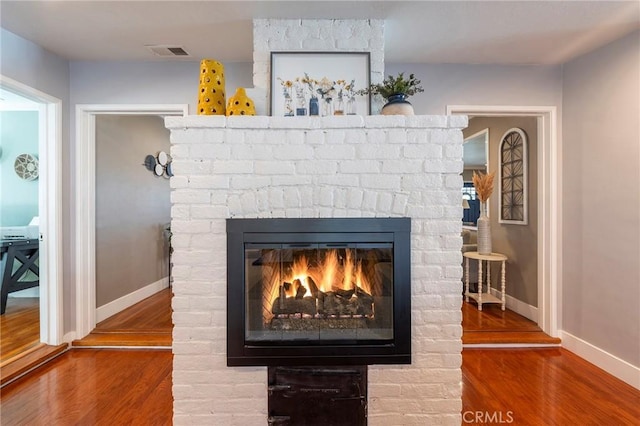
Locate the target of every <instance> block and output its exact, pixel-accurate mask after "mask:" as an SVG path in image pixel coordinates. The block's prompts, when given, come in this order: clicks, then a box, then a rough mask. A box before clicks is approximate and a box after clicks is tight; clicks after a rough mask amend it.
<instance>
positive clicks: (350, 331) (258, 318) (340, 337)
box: [244, 243, 394, 345]
mask: <svg viewBox="0 0 640 426" xmlns="http://www.w3.org/2000/svg"><path fill="white" fill-rule="evenodd" d="M244 253H245V256H244V265H245V271H244V277H245V293H244V294H245V298H246V300H245V315H246V318H245V341H246V342H251V343H252V344H257V345H260V344H261V343H265V344H266V343H269V344H273V343H274V342H282V343H283V344H286V342H291V341H296V342H303V341H304V342H305V343H308V344H314V342H317V343H318V344H320V343H326V342H328V341H339V342H346V341H357V342H360V343H362V342H363V341H382V340H391V339H393V338H394V336H393V329H394V328H393V294H394V291H393V286H394V283H393V276H394V274H393V244H392V243H296V244H271V243H269V244H262V243H245V245H244Z"/></svg>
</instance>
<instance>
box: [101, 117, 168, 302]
mask: <svg viewBox="0 0 640 426" xmlns="http://www.w3.org/2000/svg"><path fill="white" fill-rule="evenodd" d="M170 146H171V145H170V143H169V131H168V130H167V129H166V128H165V127H164V120H163V119H162V118H161V117H156V116H118V115H99V116H97V117H96V306H97V307H100V306H103V305H105V304H106V303H109V302H111V301H114V300H116V299H118V298H120V297H122V296H125V295H127V294H130V293H132V292H134V291H136V290H138V289H140V288H142V287H145V286H147V285H149V284H152V283H154V282H156V281H159V280H161V279H162V278H165V277H167V276H168V275H169V270H168V268H169V266H168V256H169V251H168V240H167V238H165V236H166V233H165V232H164V229H165V227H166V225H167V224H169V222H171V203H170V199H169V197H170V196H169V179H166V178H164V177H158V176H156V175H154V174H153V172H150V171H149V170H147V169H146V168H145V167H144V165H143V164H144V159H145V157H146V156H147V155H149V154H151V155H156V154H157V153H158V152H159V151H164V152H166V153H168V152H169V149H170Z"/></svg>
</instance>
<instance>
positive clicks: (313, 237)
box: [226, 217, 411, 366]
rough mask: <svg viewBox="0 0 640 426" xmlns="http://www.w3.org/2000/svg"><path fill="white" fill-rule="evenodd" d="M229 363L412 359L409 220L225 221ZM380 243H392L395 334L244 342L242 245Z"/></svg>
mask: <svg viewBox="0 0 640 426" xmlns="http://www.w3.org/2000/svg"><path fill="white" fill-rule="evenodd" d="M226 225H227V365H228V366H281V365H298V366H300V365H309V366H311V365H327V366H328V365H371V364H410V363H411V219H410V218H404V217H403V218H321V219H303V218H292V219H227V224H226ZM275 241H278V242H281V243H282V242H286V243H292V244H295V243H312V242H325V241H333V242H344V243H349V242H362V243H364V242H384V243H392V244H393V258H394V261H393V338H392V339H388V340H376V341H359V340H341V341H333V340H329V341H323V342H322V343H315V344H313V343H312V344H310V343H309V342H306V341H304V342H298V341H296V340H285V341H279V342H269V343H268V344H256V342H247V341H246V340H245V319H246V315H245V309H246V307H245V296H246V295H245V277H244V274H245V267H244V248H245V244H251V243H271V242H275Z"/></svg>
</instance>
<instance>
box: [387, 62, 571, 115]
mask: <svg viewBox="0 0 640 426" xmlns="http://www.w3.org/2000/svg"><path fill="white" fill-rule="evenodd" d="M398 72H404V73H405V74H409V73H414V74H415V75H416V77H417V78H418V79H420V80H422V86H423V87H424V93H418V94H417V95H415V96H412V97H410V98H409V101H410V102H411V103H412V104H413V108H414V110H415V112H416V114H444V113H445V112H446V107H447V105H528V106H530V105H551V106H557V107H558V109H559V110H560V109H561V104H562V67H560V66H549V65H544V66H543V65H531V66H516V65H483V64H476V65H465V64H385V75H389V74H393V75H395V74H396V73H398ZM559 113H561V112H560V111H559Z"/></svg>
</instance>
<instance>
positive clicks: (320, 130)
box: [166, 116, 467, 426]
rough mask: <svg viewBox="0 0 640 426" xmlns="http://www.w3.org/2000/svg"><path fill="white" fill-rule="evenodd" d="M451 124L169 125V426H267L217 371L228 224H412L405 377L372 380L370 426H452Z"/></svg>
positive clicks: (225, 373)
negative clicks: (396, 220) (386, 220)
mask: <svg viewBox="0 0 640 426" xmlns="http://www.w3.org/2000/svg"><path fill="white" fill-rule="evenodd" d="M466 125H467V120H466V117H459V116H452V117H447V116H415V117H404V116H367V117H361V116H341V117H322V118H320V117H293V118H290V117H233V118H225V117H219V116H215V117H214V116H189V117H181V118H178V117H170V118H167V119H166V126H167V127H168V128H169V129H170V130H171V142H172V148H171V155H172V157H173V167H174V173H175V176H174V177H173V178H172V179H171V187H172V193H171V201H172V204H173V206H172V231H173V240H172V242H173V246H174V248H175V252H174V257H173V260H174V268H173V277H174V282H173V292H174V298H173V303H172V306H173V310H174V313H173V321H174V332H173V352H174V370H173V397H174V422H175V424H207V425H242V426H250V425H256V426H258V425H260V426H263V425H265V424H266V423H267V369H266V367H227V366H226V329H225V326H226V275H227V271H226V261H227V259H226V253H225V251H226V230H225V220H226V219H227V218H231V217H236V218H263V217H264V218H289V217H295V218H298V217H304V218H324V217H410V218H411V226H412V233H411V263H412V265H411V274H412V283H411V286H412V290H411V294H412V295H411V297H412V312H411V321H412V364H411V365H402V366H395V365H385V366H370V367H369V373H368V376H369V384H368V386H369V400H368V419H369V425H372V426H375V425H427V424H429V425H435V424H450V425H453V424H455V425H459V424H460V422H461V417H460V411H461V408H462V405H461V399H460V398H461V370H460V367H461V361H462V357H461V351H462V343H461V334H462V328H461V320H462V317H461V311H460V308H461V302H462V298H461V296H460V291H461V286H460V277H461V275H462V269H461V266H460V265H461V254H460V248H461V244H462V241H461V237H460V231H461V215H462V210H461V204H460V197H461V195H460V188H461V187H462V177H461V175H460V173H461V172H462V133H461V129H462V128H464V127H466Z"/></svg>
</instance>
